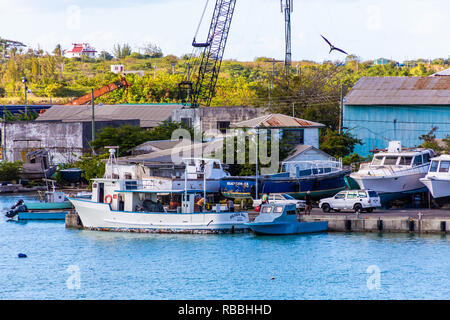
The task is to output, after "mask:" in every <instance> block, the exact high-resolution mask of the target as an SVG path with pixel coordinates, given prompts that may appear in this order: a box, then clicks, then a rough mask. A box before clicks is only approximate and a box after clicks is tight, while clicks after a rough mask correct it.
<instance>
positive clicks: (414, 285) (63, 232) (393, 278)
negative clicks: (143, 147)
mask: <svg viewBox="0 0 450 320" xmlns="http://www.w3.org/2000/svg"><path fill="white" fill-rule="evenodd" d="M18 198H23V196H14V197H12V196H1V197H0V208H5V207H10V206H11V205H13V204H14V203H15V202H16V201H17V199H18ZM0 239H1V240H0V243H1V246H0V257H1V259H0V299H448V298H449V297H450V286H449V284H450V272H449V270H450V241H449V237H445V236H439V235H437V236H417V235H406V234H383V235H377V234H343V233H342V234H339V233H336V234H334V233H329V234H327V233H324V234H314V235H302V236H281V237H271V236H255V235H253V234H244V235H219V236H218V235H160V234H132V233H109V232H94V231H79V230H69V229H65V226H64V222H63V221H61V222H32V221H29V222H26V223H18V222H7V221H6V218H3V217H0ZM18 253H25V254H27V256H28V257H27V258H25V259H20V258H18ZM373 265H374V266H376V267H375V268H379V270H380V272H381V273H380V274H379V277H378V279H379V286H378V287H376V286H375V287H374V286H369V287H370V288H371V289H369V287H368V285H367V281H368V279H372V278H370V277H373V276H374V274H372V273H367V272H366V271H367V268H368V267H369V266H373ZM271 278H274V279H273V280H271ZM74 279H75V280H74ZM370 283H372V284H373V283H374V282H370ZM377 288H378V289H377Z"/></svg>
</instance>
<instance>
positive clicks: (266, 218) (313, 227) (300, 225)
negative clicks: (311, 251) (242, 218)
mask: <svg viewBox="0 0 450 320" xmlns="http://www.w3.org/2000/svg"><path fill="white" fill-rule="evenodd" d="M245 225H246V226H248V227H249V228H250V229H251V230H252V231H253V232H255V233H257V234H267V235H282V234H300V233H314V232H323V231H327V229H328V221H317V222H313V221H311V222H306V221H297V213H296V206H295V204H264V205H262V206H261V210H260V213H259V215H258V216H256V218H255V220H254V221H253V222H249V223H246V224H245Z"/></svg>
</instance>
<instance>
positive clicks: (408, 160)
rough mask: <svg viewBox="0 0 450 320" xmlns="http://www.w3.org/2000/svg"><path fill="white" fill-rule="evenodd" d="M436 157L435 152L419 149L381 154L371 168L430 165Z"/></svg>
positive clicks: (375, 158)
mask: <svg viewBox="0 0 450 320" xmlns="http://www.w3.org/2000/svg"><path fill="white" fill-rule="evenodd" d="M432 157H434V152H433V150H430V149H422V150H420V149H417V150H411V151H404V152H380V153H377V154H376V155H375V156H374V157H373V159H372V162H371V166H404V167H415V166H420V165H423V164H428V163H429V162H430V160H431V158H432Z"/></svg>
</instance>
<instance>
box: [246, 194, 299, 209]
mask: <svg viewBox="0 0 450 320" xmlns="http://www.w3.org/2000/svg"><path fill="white" fill-rule="evenodd" d="M268 198H269V203H293V204H295V206H296V207H297V210H299V211H302V210H304V209H305V201H304V200H298V199H295V198H294V197H292V196H290V195H288V194H287V193H271V194H269V196H268ZM261 202H262V200H261V199H253V207H254V208H256V207H257V206H260V205H261Z"/></svg>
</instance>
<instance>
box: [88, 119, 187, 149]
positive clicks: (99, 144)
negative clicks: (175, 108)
mask: <svg viewBox="0 0 450 320" xmlns="http://www.w3.org/2000/svg"><path fill="white" fill-rule="evenodd" d="M179 128H183V129H187V130H190V132H191V136H193V134H192V129H190V128H188V127H187V126H186V125H185V124H184V123H178V122H171V121H164V122H162V123H161V124H159V125H158V126H157V127H155V128H153V129H152V130H146V129H143V128H141V127H138V126H132V125H123V126H120V127H118V128H114V127H106V128H104V129H103V130H102V131H100V132H99V133H98V134H97V138H96V139H95V140H94V141H93V142H92V144H91V145H92V147H93V148H94V149H95V150H102V149H103V148H104V147H105V146H118V147H119V154H118V155H119V156H125V155H127V154H129V150H130V149H132V148H134V147H135V146H137V145H139V144H141V143H144V142H146V141H152V140H169V139H171V137H172V132H173V131H174V130H176V129H179Z"/></svg>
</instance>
